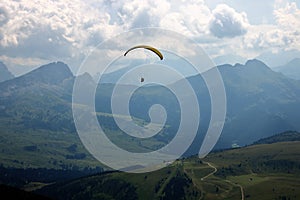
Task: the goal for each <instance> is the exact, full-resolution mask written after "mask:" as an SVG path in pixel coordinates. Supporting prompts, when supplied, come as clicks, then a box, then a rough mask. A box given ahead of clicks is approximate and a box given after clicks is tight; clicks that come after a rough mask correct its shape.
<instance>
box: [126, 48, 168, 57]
mask: <svg viewBox="0 0 300 200" xmlns="http://www.w3.org/2000/svg"><path fill="white" fill-rule="evenodd" d="M138 48H143V49H147V50H150V51H152V52H153V53H155V54H156V55H157V56H158V57H159V58H160V59H161V60H162V59H163V58H164V57H163V55H162V53H161V52H160V51H159V50H158V49H156V48H154V47H151V46H148V45H138V46H134V47H132V48H130V49H128V50H127V51H126V52H125V53H124V56H126V55H127V53H128V52H130V51H132V50H134V49H138Z"/></svg>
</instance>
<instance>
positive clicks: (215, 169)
mask: <svg viewBox="0 0 300 200" xmlns="http://www.w3.org/2000/svg"><path fill="white" fill-rule="evenodd" d="M203 163H204V164H207V165H208V166H209V167H211V168H213V169H214V171H213V172H211V173H209V174H207V175H206V176H204V177H202V178H201V181H203V180H204V179H206V178H208V177H210V176H212V175H214V174H215V173H216V172H217V171H218V169H217V168H216V167H215V166H213V165H212V164H211V163H209V162H203Z"/></svg>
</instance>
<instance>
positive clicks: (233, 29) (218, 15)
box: [209, 4, 249, 38]
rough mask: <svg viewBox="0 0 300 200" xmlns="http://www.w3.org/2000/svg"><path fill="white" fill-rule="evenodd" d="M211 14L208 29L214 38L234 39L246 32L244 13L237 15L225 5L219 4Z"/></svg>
mask: <svg viewBox="0 0 300 200" xmlns="http://www.w3.org/2000/svg"><path fill="white" fill-rule="evenodd" d="M212 14H213V17H212V19H211V21H210V27H209V29H210V32H211V33H212V34H213V35H215V36H216V37H218V38H224V37H236V36H239V35H243V34H245V33H246V32H247V27H248V26H249V22H248V19H247V15H246V13H245V12H241V13H238V12H236V11H235V10H234V9H233V8H231V7H229V6H228V5H226V4H219V5H218V6H217V7H216V8H215V9H214V10H213V11H212Z"/></svg>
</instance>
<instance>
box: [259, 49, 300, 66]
mask: <svg viewBox="0 0 300 200" xmlns="http://www.w3.org/2000/svg"><path fill="white" fill-rule="evenodd" d="M294 58H300V51H299V50H298V49H292V50H288V51H286V50H284V49H281V50H278V51H277V52H272V51H266V52H264V53H262V54H261V55H259V56H258V57H256V59H259V60H262V61H263V62H264V63H266V64H267V65H268V66H269V67H271V68H273V67H277V66H281V65H285V64H286V63H288V62H289V61H291V60H292V59H294Z"/></svg>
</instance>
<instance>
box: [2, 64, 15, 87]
mask: <svg viewBox="0 0 300 200" xmlns="http://www.w3.org/2000/svg"><path fill="white" fill-rule="evenodd" d="M13 78H14V75H13V74H12V73H11V72H10V71H9V70H8V69H7V67H6V65H5V64H4V63H3V62H1V61H0V82H3V81H7V80H9V79H13Z"/></svg>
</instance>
